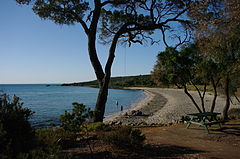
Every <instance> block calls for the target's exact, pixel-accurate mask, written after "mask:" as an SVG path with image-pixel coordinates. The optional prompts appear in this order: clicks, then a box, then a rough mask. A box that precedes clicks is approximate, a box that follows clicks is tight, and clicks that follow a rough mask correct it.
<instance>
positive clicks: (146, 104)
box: [104, 87, 240, 126]
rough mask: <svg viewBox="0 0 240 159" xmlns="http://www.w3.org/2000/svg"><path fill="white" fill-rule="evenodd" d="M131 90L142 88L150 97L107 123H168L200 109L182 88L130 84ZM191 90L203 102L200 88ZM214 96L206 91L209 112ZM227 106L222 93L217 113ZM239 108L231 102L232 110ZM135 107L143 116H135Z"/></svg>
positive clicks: (108, 119) (107, 120) (217, 104)
mask: <svg viewBox="0 0 240 159" xmlns="http://www.w3.org/2000/svg"><path fill="white" fill-rule="evenodd" d="M127 89H134V90H142V91H143V92H144V93H145V94H146V97H145V98H143V99H141V100H140V101H139V102H138V103H137V104H136V106H135V107H132V108H130V109H127V110H125V111H123V112H120V113H118V114H115V115H113V116H110V117H109V118H106V119H105V120H104V123H106V124H110V125H113V124H115V125H131V126H138V125H139V126H140V125H167V124H174V123H177V122H178V121H179V120H180V119H181V117H182V116H186V115H187V114H189V113H197V112H198V110H197V109H196V108H195V106H194V105H193V103H192V101H191V100H190V98H189V97H188V96H187V95H186V94H185V93H184V91H183V90H182V89H172V88H146V87H130V88H127ZM189 92H190V93H191V95H192V96H193V98H194V99H196V102H197V103H200V99H199V97H198V93H197V92H196V91H189ZM212 98H213V95H212V93H211V92H206V95H205V108H206V111H209V110H210V107H211V103H212ZM224 105H225V98H224V96H222V95H219V96H218V97H217V100H216V107H215V112H220V113H222V110H223V107H224ZM239 107H240V104H239V103H236V102H235V104H232V103H231V106H230V109H231V108H239ZM132 110H139V111H141V112H142V115H132V114H131V111H132Z"/></svg>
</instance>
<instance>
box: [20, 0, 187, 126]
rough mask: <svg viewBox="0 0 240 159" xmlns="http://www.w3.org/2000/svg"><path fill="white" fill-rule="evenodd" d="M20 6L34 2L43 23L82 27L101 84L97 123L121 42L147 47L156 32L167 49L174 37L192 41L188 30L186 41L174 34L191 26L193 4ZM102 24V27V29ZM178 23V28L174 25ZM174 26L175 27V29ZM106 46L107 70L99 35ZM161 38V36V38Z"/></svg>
mask: <svg viewBox="0 0 240 159" xmlns="http://www.w3.org/2000/svg"><path fill="white" fill-rule="evenodd" d="M16 1H17V2H18V3H19V4H29V3H30V2H32V4H33V11H34V12H35V13H36V14H37V15H39V16H40V17H41V18H43V19H50V20H52V21H53V22H55V23H57V24H66V25H73V24H77V23H78V24H80V25H81V27H82V28H83V30H84V32H85V34H86V36H87V38H88V54H89V58H90V61H91V64H92V66H93V68H94V71H95V74H96V78H97V80H98V83H99V93H98V98H97V102H96V106H95V117H94V121H103V117H104V111H105V105H106V101H107V96H108V84H109V80H110V77H111V67H112V64H113V61H114V58H115V49H116V46H117V43H118V41H121V42H123V43H124V42H128V43H129V46H130V45H131V44H132V43H140V44H143V43H144V42H145V41H150V42H151V44H154V43H155V42H157V40H155V39H154V38H153V36H152V35H153V33H154V32H155V31H156V30H159V32H160V33H161V34H162V39H163V42H164V44H165V45H167V46H168V43H167V38H166V36H167V35H168V34H171V35H172V36H174V37H175V38H176V39H178V40H179V43H178V44H176V47H177V46H179V45H180V44H181V43H183V42H184V41H186V40H187V39H188V36H185V35H188V31H187V30H186V29H184V30H185V31H184V32H186V34H184V37H185V38H184V39H182V38H181V36H179V35H183V34H179V35H177V34H174V29H176V30H179V29H180V27H179V26H182V25H185V28H186V24H188V23H189V21H187V20H186V18H185V16H184V15H185V13H186V11H187V10H188V8H189V6H190V2H191V1H190V0H180V1H174V0H167V1H165V0H164V1H160V0H150V1H147V0H104V1H101V0H94V1H92V3H90V2H88V1H86V0H16ZM99 23H100V25H99ZM174 23H176V24H174ZM173 24H174V25H173ZM98 32H100V34H99V39H100V40H101V41H102V42H103V43H104V44H107V43H108V44H110V47H109V56H108V59H107V62H106V65H105V67H104V68H103V66H102V64H101V63H100V61H99V58H98V54H97V50H96V41H97V35H98ZM160 37H161V36H160Z"/></svg>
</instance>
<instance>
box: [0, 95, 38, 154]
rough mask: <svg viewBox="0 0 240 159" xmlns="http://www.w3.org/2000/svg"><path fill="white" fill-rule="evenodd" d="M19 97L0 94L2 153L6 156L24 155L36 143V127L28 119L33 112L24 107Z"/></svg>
mask: <svg viewBox="0 0 240 159" xmlns="http://www.w3.org/2000/svg"><path fill="white" fill-rule="evenodd" d="M22 105H23V103H21V102H20V99H19V97H16V96H15V95H14V96H13V98H12V100H10V98H9V97H8V96H7V95H6V94H2V95H0V154H1V155H2V156H6V157H5V158H15V157H17V156H19V155H20V156H24V155H23V154H24V153H28V152H30V151H31V150H32V149H34V148H35V147H36V146H37V145H36V137H35V133H34V129H33V128H32V127H31V125H30V123H29V122H28V119H29V118H30V117H31V115H32V114H33V112H32V111H31V110H30V109H28V108H23V107H22Z"/></svg>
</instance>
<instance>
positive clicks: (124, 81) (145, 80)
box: [61, 75, 156, 88]
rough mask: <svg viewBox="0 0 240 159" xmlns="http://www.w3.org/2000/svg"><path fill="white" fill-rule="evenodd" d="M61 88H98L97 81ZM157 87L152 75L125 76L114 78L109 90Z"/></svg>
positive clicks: (72, 84)
mask: <svg viewBox="0 0 240 159" xmlns="http://www.w3.org/2000/svg"><path fill="white" fill-rule="evenodd" d="M61 86H91V87H98V82H97V80H94V81H89V82H77V83H64V84H62V85H61ZM155 86H156V85H155V84H154V83H153V81H152V80H151V75H139V76H124V77H112V78H111V80H110V83H109V88H123V87H155Z"/></svg>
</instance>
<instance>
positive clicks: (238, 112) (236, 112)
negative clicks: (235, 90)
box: [228, 108, 240, 119]
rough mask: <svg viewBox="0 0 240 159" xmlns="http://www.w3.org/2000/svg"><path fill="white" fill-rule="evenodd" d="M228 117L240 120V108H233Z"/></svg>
mask: <svg viewBox="0 0 240 159" xmlns="http://www.w3.org/2000/svg"><path fill="white" fill-rule="evenodd" d="M228 116H229V117H230V118H231V119H240V108H231V109H230V110H229V111H228Z"/></svg>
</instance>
